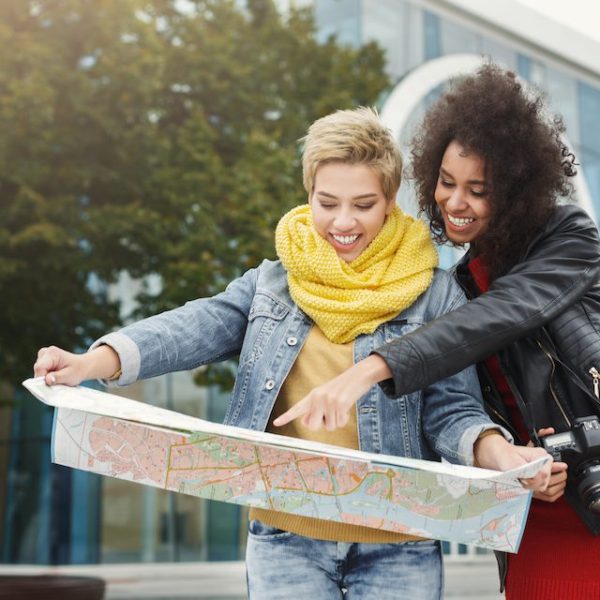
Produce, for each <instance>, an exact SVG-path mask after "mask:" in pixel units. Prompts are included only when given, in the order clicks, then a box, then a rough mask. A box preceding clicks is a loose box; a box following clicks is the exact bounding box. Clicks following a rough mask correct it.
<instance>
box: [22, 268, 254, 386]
mask: <svg viewBox="0 0 600 600" xmlns="http://www.w3.org/2000/svg"><path fill="white" fill-rule="evenodd" d="M256 273H257V270H256V269H252V270H250V271H248V272H246V273H245V274H244V275H243V276H242V277H240V278H238V279H236V280H234V281H233V282H232V283H230V284H229V286H227V289H226V290H225V291H224V292H222V293H221V294H218V295H216V296H214V297H213V298H202V299H199V300H194V301H192V302H188V303H187V304H185V305H184V306H181V307H179V308H176V309H173V310H171V311H167V312H164V313H161V314H159V315H156V316H153V317H149V318H148V319H144V320H142V321H139V322H137V323H134V324H132V325H129V326H127V327H124V328H123V329H121V330H120V331H117V332H115V333H110V334H108V335H106V336H103V337H102V338H100V339H99V340H97V341H96V342H94V344H93V345H92V347H91V349H90V351H88V352H87V353H85V354H72V353H70V352H66V351H64V350H61V349H60V348H56V347H50V348H42V349H41V350H40V352H39V354H38V360H37V362H36V364H35V365H34V374H35V375H36V376H45V377H46V382H47V383H49V384H52V383H65V384H67V385H77V384H78V383H80V382H81V381H83V380H85V379H93V378H101V379H106V378H110V377H111V376H114V375H117V374H118V383H119V385H127V384H129V383H132V382H134V381H136V380H137V379H145V378H148V377H155V376H157V375H162V374H163V373H168V372H171V371H181V370H186V369H193V368H195V367H198V366H199V365H202V364H207V363H210V362H217V361H220V360H225V359H227V358H229V357H231V356H234V355H235V354H237V353H238V352H239V351H240V348H241V346H242V343H243V340H244V335H245V332H246V327H247V325H248V313H249V311H250V307H251V305H252V299H253V298H254V292H255V289H256Z"/></svg>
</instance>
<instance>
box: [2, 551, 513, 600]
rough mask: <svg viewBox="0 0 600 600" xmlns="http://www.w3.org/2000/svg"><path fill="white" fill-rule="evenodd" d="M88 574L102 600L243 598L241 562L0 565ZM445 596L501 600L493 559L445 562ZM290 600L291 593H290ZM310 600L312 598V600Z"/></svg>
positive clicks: (15, 571)
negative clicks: (96, 580)
mask: <svg viewBox="0 0 600 600" xmlns="http://www.w3.org/2000/svg"><path fill="white" fill-rule="evenodd" d="M8 574H11V575H40V574H44V575H47V574H54V575H89V576H93V577H101V578H102V579H104V580H105V581H106V595H105V600H124V599H127V600H183V599H187V600H191V599H197V600H245V598H246V588H245V571H244V564H243V563H242V562H219V563H206V562H203V563H163V564H157V563H154V564H124V565H84V566H68V567H38V566H20V565H15V566H12V565H0V575H8ZM445 574H446V586H445V598H446V599H448V600H459V599H464V600H500V599H502V598H503V595H502V594H500V593H498V591H497V589H498V586H497V581H498V576H497V573H496V561H495V559H494V557H493V556H492V555H481V556H473V557H465V558H462V559H461V558H455V557H450V558H447V560H446V563H445ZM290 597H293V594H290ZM311 600H312V599H311Z"/></svg>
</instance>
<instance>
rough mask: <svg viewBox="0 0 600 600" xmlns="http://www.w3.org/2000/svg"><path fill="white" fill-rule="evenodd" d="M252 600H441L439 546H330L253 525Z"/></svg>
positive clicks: (248, 564) (250, 558) (249, 549)
mask: <svg viewBox="0 0 600 600" xmlns="http://www.w3.org/2000/svg"><path fill="white" fill-rule="evenodd" d="M246 569H247V579H248V597H249V599H250V600H288V599H289V598H298V599H299V600H304V599H305V598H306V599H311V600H313V599H314V600H338V599H342V598H344V599H345V600H367V599H369V600H373V599H374V598H377V600H392V599H393V600H398V599H406V600H439V599H440V598H442V589H443V570H442V553H441V546H440V543H439V542H437V541H429V540H427V541H422V542H421V541H419V542H405V543H401V544H348V543H343V542H326V541H322V540H315V539H312V538H307V537H302V536H300V535H296V534H293V533H289V532H287V531H282V530H281V529H274V528H272V527H269V526H267V525H265V524H264V523H261V522H260V521H250V525H249V529H248V544H247V546H246Z"/></svg>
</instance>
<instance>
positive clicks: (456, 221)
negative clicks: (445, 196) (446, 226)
mask: <svg viewBox="0 0 600 600" xmlns="http://www.w3.org/2000/svg"><path fill="white" fill-rule="evenodd" d="M474 220H475V219H472V218H462V217H453V216H451V215H448V221H450V223H452V225H456V226H457V227H464V226H465V225H469V224H470V223H472V222H473V221H474Z"/></svg>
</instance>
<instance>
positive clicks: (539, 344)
mask: <svg viewBox="0 0 600 600" xmlns="http://www.w3.org/2000/svg"><path fill="white" fill-rule="evenodd" d="M537 344H538V346H539V347H540V350H541V351H542V352H543V353H544V354H545V355H546V356H547V357H548V360H549V361H550V364H551V365H552V373H550V378H549V380H548V387H549V388H550V393H551V394H552V398H553V399H554V402H555V403H556V406H557V407H558V410H560V412H561V414H562V416H563V418H564V420H565V421H566V423H567V426H568V427H569V429H570V428H571V421H570V420H569V417H567V415H566V413H565V411H564V410H563V407H562V404H561V403H560V400H559V399H558V396H557V395H556V391H555V390H554V387H552V378H553V377H554V372H555V371H556V363H555V362H554V359H553V358H552V355H551V354H550V353H549V352H548V351H547V350H546V348H544V346H542V343H541V342H540V341H539V340H537ZM599 375H600V373H599Z"/></svg>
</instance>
